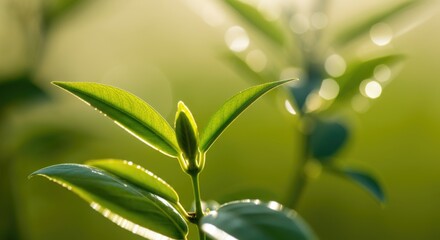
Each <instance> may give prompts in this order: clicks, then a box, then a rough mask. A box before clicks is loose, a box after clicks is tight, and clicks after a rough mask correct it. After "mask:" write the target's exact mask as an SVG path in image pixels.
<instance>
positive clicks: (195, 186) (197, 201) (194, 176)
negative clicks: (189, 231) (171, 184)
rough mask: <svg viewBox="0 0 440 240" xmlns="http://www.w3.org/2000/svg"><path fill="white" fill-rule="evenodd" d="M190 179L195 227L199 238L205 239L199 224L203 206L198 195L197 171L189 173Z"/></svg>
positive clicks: (200, 239)
mask: <svg viewBox="0 0 440 240" xmlns="http://www.w3.org/2000/svg"><path fill="white" fill-rule="evenodd" d="M190 176H191V181H192V184H193V191H194V202H195V205H196V216H195V223H196V224H197V228H198V230H199V240H205V239H206V237H205V233H204V232H203V231H202V229H201V228H200V226H199V222H200V219H201V218H202V217H203V215H204V214H203V208H202V199H201V197H200V184H199V173H195V174H191V175H190Z"/></svg>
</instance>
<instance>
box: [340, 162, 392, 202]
mask: <svg viewBox="0 0 440 240" xmlns="http://www.w3.org/2000/svg"><path fill="white" fill-rule="evenodd" d="M331 171H333V172H335V173H336V174H338V175H339V176H342V177H344V178H346V179H349V180H351V181H353V182H355V183H356V184H357V185H359V186H360V187H362V188H363V189H365V190H366V191H367V192H368V193H369V194H370V195H371V196H372V197H374V199H376V200H377V201H379V202H380V203H385V201H386V197H385V193H384V191H383V189H382V187H381V185H380V183H379V182H378V181H377V179H376V178H374V177H373V176H372V175H371V174H369V173H367V172H364V171H361V170H356V169H351V168H347V167H346V168H341V167H339V168H337V167H332V168H331Z"/></svg>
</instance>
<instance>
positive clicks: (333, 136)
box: [309, 119, 349, 162]
mask: <svg viewBox="0 0 440 240" xmlns="http://www.w3.org/2000/svg"><path fill="white" fill-rule="evenodd" d="M348 133H349V132H348V129H347V127H346V126H345V125H344V124H343V123H341V122H337V121H329V120H323V119H318V120H317V121H315V124H314V128H313V130H312V132H311V134H310V137H309V145H310V153H311V154H312V156H313V157H315V158H316V159H318V160H320V161H322V162H325V161H328V160H329V159H330V158H331V157H333V156H334V155H335V154H336V153H337V152H338V151H339V150H340V149H341V147H342V146H343V145H344V144H345V142H347V139H348Z"/></svg>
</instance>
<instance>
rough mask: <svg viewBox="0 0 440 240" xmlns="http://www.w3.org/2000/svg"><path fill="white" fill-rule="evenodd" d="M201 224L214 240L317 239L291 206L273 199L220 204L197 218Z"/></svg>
mask: <svg viewBox="0 0 440 240" xmlns="http://www.w3.org/2000/svg"><path fill="white" fill-rule="evenodd" d="M201 227H202V229H203V231H205V232H206V233H207V234H208V235H209V236H210V237H212V238H213V239H217V240H224V239H228V240H232V239H240V240H254V239H259V240H272V239H277V240H291V239H295V240H311V239H317V237H316V236H315V234H314V233H313V232H312V230H311V229H310V228H309V226H308V225H307V224H306V222H305V221H304V220H302V218H301V217H300V216H299V215H298V214H297V213H296V212H294V211H293V210H289V209H284V208H283V206H281V205H280V204H278V203H276V202H269V203H262V202H261V201H259V200H243V201H236V202H231V203H227V204H224V205H222V206H220V208H218V209H217V210H215V211H211V212H209V213H208V214H207V215H206V216H204V217H203V218H202V220H201Z"/></svg>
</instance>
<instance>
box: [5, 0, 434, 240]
mask: <svg viewBox="0 0 440 240" xmlns="http://www.w3.org/2000/svg"><path fill="white" fill-rule="evenodd" d="M382 2H383V1H379V0H374V1H356V2H348V1H343V0H334V1H331V3H330V4H329V5H330V12H329V19H330V21H331V22H330V25H329V26H328V28H329V31H336V30H337V29H338V28H339V26H343V25H344V24H347V23H349V22H350V21H352V20H353V19H356V18H361V17H362V16H363V15H366V14H369V13H371V12H374V11H376V10H377V9H381V8H382V5H383V3H382ZM391 2H399V1H390V2H389V3H391ZM62 3H72V6H71V8H70V9H68V11H67V10H66V11H65V12H64V13H63V14H62V15H61V14H58V12H57V11H56V9H58V8H57V7H59V6H61V5H57V4H62ZM437 3H438V2H437ZM195 4H196V5H194V1H190V0H187V1H170V0H163V1H151V0H130V1H122V0H94V1H68V0H65V1H61V0H58V1H56V0H51V1H49V0H47V1H43V2H39V1H27V0H0V53H1V58H0V81H1V82H0V84H1V93H0V94H1V96H0V99H1V101H2V102H1V105H0V106H1V112H0V124H1V125H0V137H1V142H0V151H1V152H0V163H1V165H0V166H1V168H0V170H1V172H0V179H1V182H0V187H1V189H0V191H1V192H0V204H1V205H0V239H30V240H38V239H44V240H51V239H60V238H63V239H66V240H67V239H140V237H137V236H134V235H131V234H130V233H129V232H127V231H125V230H122V229H119V228H118V227H117V226H116V225H114V224H113V223H111V222H110V221H108V220H106V219H104V218H102V217H101V216H100V214H99V213H96V212H94V211H92V210H91V208H90V207H89V206H88V204H87V203H85V202H84V201H82V200H80V199H79V198H78V197H76V196H74V195H73V194H71V193H69V192H68V191H65V190H64V189H62V188H60V187H59V186H56V185H54V184H50V183H48V182H47V181H45V180H42V179H33V180H31V181H29V180H28V179H27V176H28V175H29V174H30V173H32V172H33V171H35V170H37V169H39V168H42V167H45V166H48V165H52V164H57V163H65V162H77V163H81V162H83V161H85V160H88V159H95V158H108V157H112V158H121V159H127V160H131V161H133V162H136V163H139V164H141V165H143V166H144V167H146V168H147V169H149V170H151V171H152V172H154V173H156V174H157V175H159V176H160V177H161V178H163V179H164V180H166V181H167V182H168V183H170V184H171V185H172V186H174V187H175V189H176V190H177V191H178V192H179V193H180V194H181V198H182V202H183V203H184V205H185V206H186V207H188V208H189V206H190V205H191V198H192V197H191V194H192V192H191V186H190V180H189V178H188V177H187V176H186V175H185V174H183V173H182V172H181V170H180V168H179V165H178V163H177V161H175V160H174V159H170V158H167V157H165V156H163V155H161V154H159V153H157V152H156V151H154V150H152V149H150V148H149V147H147V146H145V145H144V144H142V143H140V142H139V141H137V140H135V139H134V138H133V137H131V136H129V135H128V134H126V133H125V132H124V131H123V130H121V129H119V128H118V127H115V126H114V124H113V123H112V122H111V121H109V120H108V119H106V118H105V117H104V116H102V115H99V114H97V113H96V112H95V111H94V110H93V109H92V108H90V107H88V106H86V105H85V104H82V103H80V102H79V101H78V100H77V99H75V98H74V97H72V96H70V95H68V94H65V93H64V92H62V91H61V90H59V89H57V88H56V87H54V86H51V85H50V81H54V80H58V81H93V82H100V83H105V84H111V85H115V86H118V87H120V88H123V89H126V90H129V91H131V92H133V93H135V94H137V95H139V96H140V97H141V98H143V99H144V100H146V101H147V102H149V103H151V105H152V106H153V107H155V108H156V109H157V110H158V111H159V112H160V113H162V114H163V115H164V116H166V118H167V120H169V121H170V122H172V121H173V119H174V111H175V109H176V105H177V101H178V100H183V101H184V102H185V103H186V105H187V106H189V107H190V109H191V110H192V112H193V114H194V115H195V118H196V119H197V121H198V124H199V125H200V126H202V127H203V126H204V125H205V123H207V121H208V119H209V116H210V115H211V114H212V113H214V111H215V110H216V109H217V108H218V107H219V106H220V105H221V104H222V103H223V102H224V101H225V100H226V99H227V98H229V97H230V96H232V95H233V94H234V93H236V92H237V91H239V90H242V89H244V88H246V87H248V86H250V85H251V84H252V83H253V82H252V80H249V79H246V78H245V77H243V75H240V74H239V73H237V71H235V69H234V68H233V67H231V66H230V65H229V64H228V63H227V62H226V61H225V60H224V59H222V58H221V55H222V53H223V52H224V51H227V48H226V44H225V43H224V32H225V28H223V27H212V26H210V25H209V24H207V23H206V22H205V21H204V19H203V18H201V17H200V16H199V15H198V13H197V11H195V10H194V6H198V5H197V4H200V1H195ZM387 4H388V2H387ZM436 7H438V4H436V5H433V6H431V10H433V9H436ZM42 9H46V11H48V12H49V13H50V14H48V15H47V16H50V17H47V16H46V17H45V18H43V17H42V12H43V11H42ZM47 9H49V10H47ZM51 11H52V12H51ZM432 13H433V12H432V11H429V12H420V13H419V15H418V16H419V17H420V19H418V18H417V17H415V18H414V19H410V21H409V22H410V23H411V22H414V23H415V22H418V21H419V20H421V19H423V18H425V17H426V16H425V15H432V16H431V17H430V18H429V19H428V20H426V21H424V22H423V23H422V24H421V25H420V26H418V27H417V28H415V29H412V30H411V31H410V32H408V33H406V34H405V35H402V36H399V37H398V38H395V39H393V42H392V46H391V48H392V49H394V50H396V51H398V52H402V53H404V54H405V55H406V56H407V59H406V61H405V66H404V67H403V68H402V70H401V72H400V74H399V75H398V77H397V78H395V79H394V80H393V82H392V83H391V84H390V85H389V86H387V87H386V89H384V92H383V93H382V95H381V97H380V98H379V99H377V100H375V101H374V102H373V104H372V106H371V107H370V108H369V109H368V111H366V112H364V113H361V114H359V113H356V112H355V111H348V113H346V114H345V115H347V116H348V118H349V120H350V121H351V124H352V125H353V129H354V131H353V132H352V134H351V141H350V142H349V144H348V145H347V146H346V148H345V149H344V151H343V152H341V153H340V154H339V158H340V159H344V161H345V162H348V163H353V164H356V165H359V166H366V167H367V168H368V169H371V170H372V171H373V172H375V174H376V175H377V176H378V177H379V179H380V180H381V182H382V184H383V186H384V189H385V191H386V194H387V196H388V201H387V204H386V205H385V206H380V205H379V204H377V202H375V201H374V199H372V198H371V197H369V196H368V194H367V193H365V192H364V191H362V190H361V189H359V188H358V187H356V186H354V184H352V183H349V182H346V181H343V180H341V179H339V178H337V177H335V176H332V175H329V174H326V173H323V174H322V175H321V176H320V177H319V178H317V179H315V180H314V181H312V182H311V183H310V184H309V185H308V187H307V189H306V191H305V192H304V196H303V198H302V199H301V202H300V204H299V207H298V209H297V211H298V212H299V213H300V214H301V215H302V216H303V217H304V218H305V219H306V220H307V221H308V222H309V223H310V225H311V226H312V227H313V228H314V230H315V231H316V232H317V234H318V235H319V236H320V238H321V239H440V228H438V226H437V224H438V223H439V222H440V206H438V205H439V203H440V175H439V174H438V172H439V169H440V148H439V144H440V80H439V79H438V76H439V75H440V68H439V67H438V66H439V61H438V56H440V47H438V43H439V42H440V41H439V40H440V31H439V28H438V25H439V24H440V14H438V13H436V12H434V14H432ZM224 14H225V15H224V16H223V17H224V18H225V19H227V21H226V22H227V24H231V25H234V24H238V23H240V22H239V21H238V19H237V18H236V16H234V15H233V14H232V13H231V12H230V11H226V9H224ZM41 26H43V27H42V28H41ZM274 80H276V79H274ZM13 81H14V83H17V84H16V85H15V84H12V82H13ZM31 83H32V84H31ZM283 98H285V95H284V94H283V92H282V91H275V92H273V93H271V94H268V95H267V96H265V97H264V98H263V99H261V100H259V101H258V102H257V103H256V104H255V105H253V106H252V107H251V108H250V109H249V110H247V111H246V112H245V113H244V114H243V115H242V116H240V118H239V119H238V120H237V121H236V122H235V123H234V124H233V125H232V126H231V127H230V128H229V129H228V130H227V131H226V132H225V133H224V134H223V135H222V138H220V140H219V141H218V142H217V143H216V145H215V146H214V147H213V148H212V149H211V151H210V152H209V154H208V159H207V164H206V168H205V171H204V172H203V174H202V176H201V184H202V185H201V188H202V195H203V198H204V199H215V200H218V201H220V202H224V201H228V200H231V199H235V198H237V197H242V198H244V197H246V198H262V199H266V200H269V199H271V200H276V201H279V202H283V201H284V200H285V199H286V198H287V196H286V190H287V188H288V186H289V184H290V183H289V179H290V177H289V176H290V175H291V174H292V173H293V172H294V166H295V161H294V159H295V158H296V153H297V152H298V148H299V147H300V146H298V141H299V139H298V135H297V133H296V131H297V130H296V124H297V119H296V116H292V115H291V114H289V113H288V112H287V111H286V110H285V108H284V101H283ZM26 99H27V101H24V100H26Z"/></svg>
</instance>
